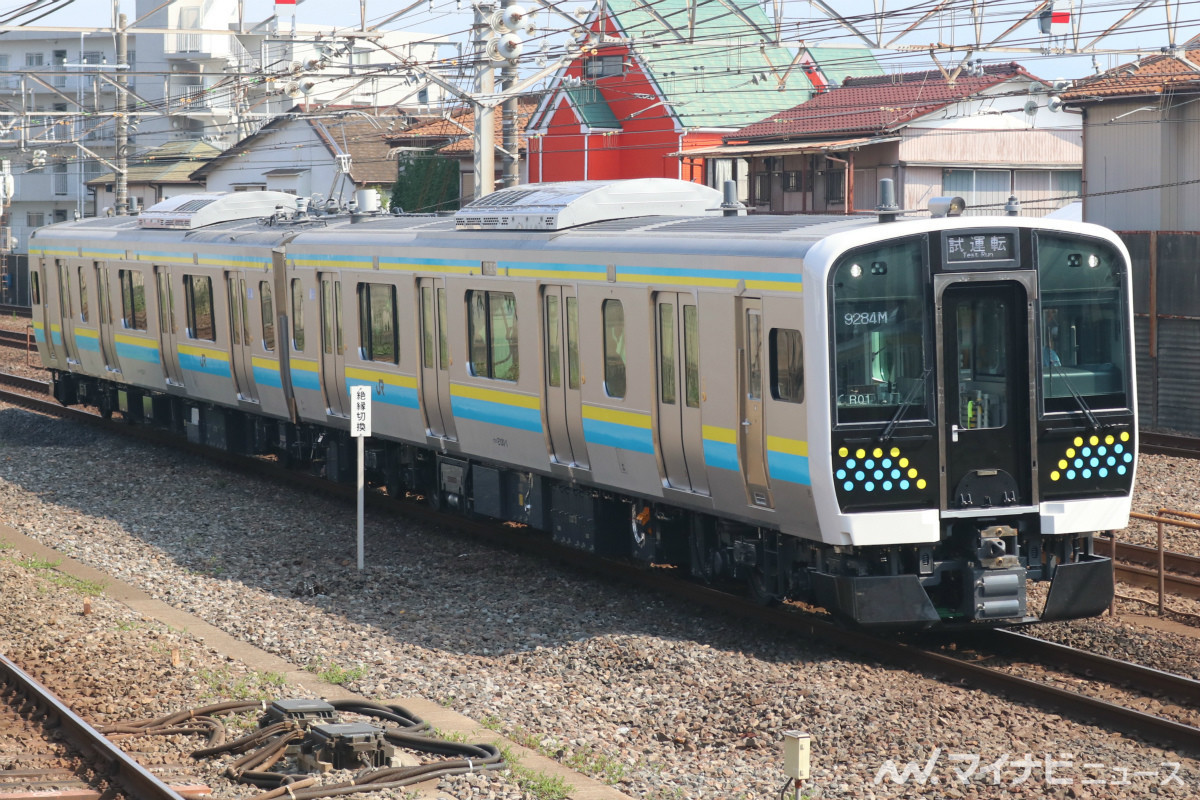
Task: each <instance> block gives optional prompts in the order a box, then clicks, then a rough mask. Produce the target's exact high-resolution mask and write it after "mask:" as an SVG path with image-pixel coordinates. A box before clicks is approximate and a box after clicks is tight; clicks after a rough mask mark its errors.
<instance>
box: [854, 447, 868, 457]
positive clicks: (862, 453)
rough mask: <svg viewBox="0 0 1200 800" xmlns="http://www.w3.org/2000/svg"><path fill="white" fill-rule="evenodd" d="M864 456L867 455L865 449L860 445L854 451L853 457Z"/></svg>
mask: <svg viewBox="0 0 1200 800" xmlns="http://www.w3.org/2000/svg"><path fill="white" fill-rule="evenodd" d="M866 456H867V451H866V450H863V449H862V448H861V447H860V448H858V449H857V450H855V451H854V457H855V458H866Z"/></svg>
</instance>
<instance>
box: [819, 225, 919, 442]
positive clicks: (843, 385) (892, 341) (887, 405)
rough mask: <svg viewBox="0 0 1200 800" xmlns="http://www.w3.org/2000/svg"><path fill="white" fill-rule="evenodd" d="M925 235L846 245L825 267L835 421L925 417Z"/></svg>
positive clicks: (879, 420)
mask: <svg viewBox="0 0 1200 800" xmlns="http://www.w3.org/2000/svg"><path fill="white" fill-rule="evenodd" d="M928 272H929V270H928V258H927V255H926V244H925V239H924V237H913V238H911V239H902V240H899V241H892V242H887V243H883V244H878V245H875V246H873V247H870V248H863V249H861V250H853V251H850V252H849V253H847V254H846V255H844V256H842V257H841V258H840V259H838V261H837V263H836V264H835V265H834V268H833V270H832V271H831V273H830V293H831V295H832V297H831V303H830V305H831V308H832V315H831V327H832V331H831V334H832V339H833V342H832V345H831V346H832V350H833V352H832V353H831V357H832V360H833V365H834V380H835V393H836V406H837V421H838V422H839V423H854V422H887V421H889V420H891V419H893V418H896V419H902V420H912V419H931V412H930V409H929V401H930V398H931V392H930V390H929V385H928V375H929V374H930V371H929V370H927V369H926V364H927V363H931V361H932V354H931V353H930V352H929V347H928V345H927V344H926V342H928V341H930V339H931V338H932V337H930V336H929V335H928V331H929V311H928V307H929V303H928V302H927V299H926V296H927V292H926V287H927V281H928Z"/></svg>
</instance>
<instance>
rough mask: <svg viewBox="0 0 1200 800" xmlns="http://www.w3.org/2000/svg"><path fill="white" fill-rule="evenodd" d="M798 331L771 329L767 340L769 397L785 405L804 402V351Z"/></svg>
mask: <svg viewBox="0 0 1200 800" xmlns="http://www.w3.org/2000/svg"><path fill="white" fill-rule="evenodd" d="M802 344H803V342H802V339H801V337H800V331H797V330H792V329H790V328H772V329H771V335H770V339H769V347H770V359H771V396H772V397H774V398H775V399H776V400H782V401H784V402H785V403H803V402H804V351H803V348H802V346H801V345H802Z"/></svg>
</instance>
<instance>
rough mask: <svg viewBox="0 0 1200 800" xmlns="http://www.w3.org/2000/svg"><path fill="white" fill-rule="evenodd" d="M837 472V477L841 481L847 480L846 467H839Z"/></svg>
mask: <svg viewBox="0 0 1200 800" xmlns="http://www.w3.org/2000/svg"><path fill="white" fill-rule="evenodd" d="M836 474H837V479H838V480H839V481H844V480H846V470H844V469H839V470H838V471H837V473H836Z"/></svg>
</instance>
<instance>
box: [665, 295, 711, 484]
mask: <svg viewBox="0 0 1200 800" xmlns="http://www.w3.org/2000/svg"><path fill="white" fill-rule="evenodd" d="M654 330H655V336H654V338H655V345H656V359H655V360H656V363H657V367H658V375H657V378H658V380H657V384H658V392H657V395H658V437H659V452H661V453H662V460H663V468H664V470H665V475H666V481H667V485H668V486H670V487H671V488H673V489H682V490H684V491H690V492H698V493H701V494H707V493H708V479H707V477H706V474H705V468H704V439H703V434H702V432H701V424H700V321H699V314H698V308H697V305H696V299H695V298H694V297H692V296H691V295H690V294H679V293H676V292H659V293H658V294H656V295H655V296H654Z"/></svg>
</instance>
